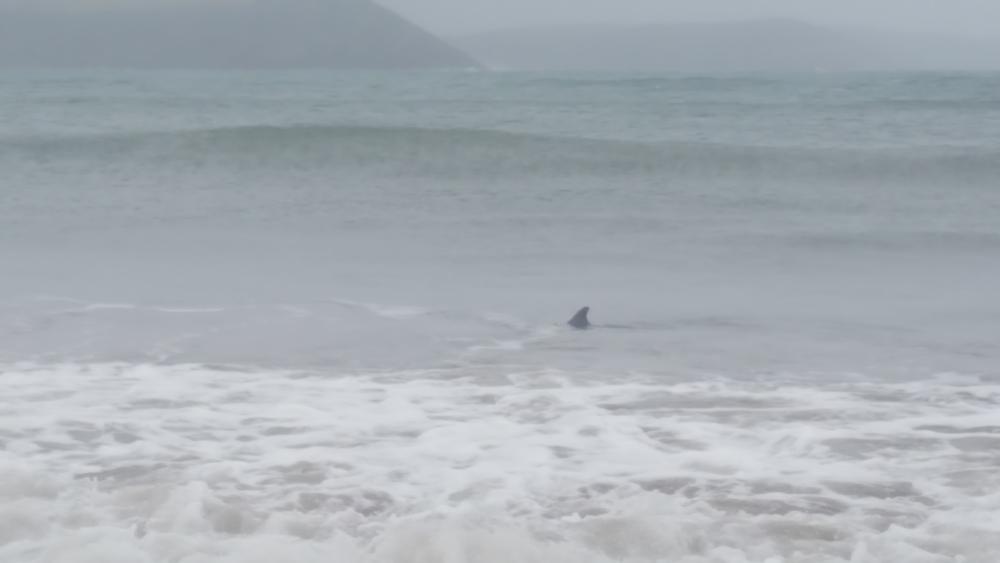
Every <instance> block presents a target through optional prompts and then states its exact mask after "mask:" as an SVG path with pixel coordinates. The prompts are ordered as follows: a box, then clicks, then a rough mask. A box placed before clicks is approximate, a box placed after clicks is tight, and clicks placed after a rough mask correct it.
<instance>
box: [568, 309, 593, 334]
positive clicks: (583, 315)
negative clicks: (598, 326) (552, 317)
mask: <svg viewBox="0 0 1000 563" xmlns="http://www.w3.org/2000/svg"><path fill="white" fill-rule="evenodd" d="M589 312H590V307H584V308H583V309H580V310H579V311H577V312H576V314H575V315H573V318H572V319H570V320H569V323H568V324H569V326H571V327H573V328H576V329H580V330H585V329H588V328H590V320H588V319H587V313H589Z"/></svg>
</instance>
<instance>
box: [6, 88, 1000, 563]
mask: <svg viewBox="0 0 1000 563" xmlns="http://www.w3.org/2000/svg"><path fill="white" fill-rule="evenodd" d="M997 92H1000V76H998V75H990V74H895V75H893V74H858V75H850V74H832V75H823V74H816V75H788V76H785V75H763V74H758V75H725V76H722V75H720V76H706V75H702V76H694V75H657V74H644V75H638V74H555V73H457V72H456V73H450V72H422V73H390V74H383V73H318V72H269V73H215V74H207V73H192V72H173V73H170V72H159V73H139V72H110V71H109V72H99V71H93V72H76V73H67V72H61V73H52V72H6V73H4V74H2V75H0V122H3V123H4V124H5V127H4V128H3V129H2V130H0V171H2V177H0V198H2V200H0V202H2V205H0V261H2V264H3V275H2V276H0V361H2V362H3V367H2V368H0V381H2V382H3V391H0V401H2V404H4V405H7V407H8V408H5V409H4V410H3V414H2V415H0V419H2V424H0V428H2V430H0V445H2V448H3V452H2V454H0V499H3V501H4V502H3V505H4V508H3V509H2V510H3V511H4V513H5V514H6V515H7V517H5V518H4V520H5V521H8V522H14V524H11V525H7V526H5V527H0V561H74V562H78V561H118V560H121V561H157V562H159V561H184V562H185V563H187V562H193V561H199V562H200V561H241V562H242V561H270V560H273V559H275V558H277V557H282V558H290V559H294V560H296V561H328V560H330V559H331V558H332V559H336V560H344V561H412V562H418V561H420V562H425V561H426V562H431V561H456V562H457V561H510V560H518V561H521V560H525V561H563V560H565V561H623V560H625V561H726V562H729V561H733V562H736V561H761V562H763V561H789V562H792V561H795V562H800V561H801V562H805V561H810V562H811V561H858V562H866V561H896V560H905V561H918V562H923V561H926V562H933V563H937V562H945V561H967V562H983V563H986V562H992V561H995V560H996V559H997V557H998V556H1000V542H998V541H997V539H996V538H997V537H1000V522H998V521H997V520H996V516H995V514H997V513H998V511H1000V497H998V496H997V493H996V492H995V491H996V490H997V485H998V483H997V477H996V475H998V474H1000V472H998V471H997V469H998V467H1000V442H998V439H997V435H998V430H997V429H998V428H1000V415H998V414H997V413H998V410H997V406H998V403H1000V384H998V375H1000V374H998V372H997V367H996V366H997V363H996V360H997V357H998V354H1000V341H998V340H997V334H998V329H1000V301H998V300H997V299H996V297H995V291H996V290H995V287H996V283H995V280H996V279H997V276H998V274H1000V260H998V258H1000V223H998V222H997V220H996V217H998V213H1000V191H998V189H997V180H998V179H1000V97H998V94H997ZM583 305H589V306H591V307H592V309H593V312H592V314H591V320H592V321H593V322H594V323H595V325H597V326H596V327H595V328H594V329H593V330H590V331H586V332H577V331H571V330H569V329H568V328H566V327H565V326H564V322H565V320H566V319H568V318H569V316H570V315H571V314H572V313H573V312H574V311H576V310H577V309H578V308H579V307H580V306H583ZM88 558H89V559H88ZM116 558H117V559H116ZM963 558H964V559H963Z"/></svg>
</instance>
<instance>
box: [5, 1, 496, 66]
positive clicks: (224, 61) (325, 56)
mask: <svg viewBox="0 0 1000 563" xmlns="http://www.w3.org/2000/svg"><path fill="white" fill-rule="evenodd" d="M476 65H477V63H476V62H475V61H474V60H473V59H471V58H470V57H468V56H467V55H465V54H464V53H462V52H461V51H459V50H457V49H455V48H454V47H452V46H450V45H448V44H446V43H444V42H443V41H441V40H439V39H437V38H435V37H434V36H432V35H430V34H429V33H427V32H425V31H423V30H422V29H420V28H418V27H416V26H415V25H413V24H411V23H409V22H407V21H406V20H404V19H402V18H401V17H399V16H397V15H396V14H394V13H393V12H390V11H389V10H386V9H385V8H382V7H380V6H378V5H377V4H375V3H373V2H371V1H369V0H281V1H279V0H243V1H229V2H207V1H206V2H200V3H174V4H169V3H162V4H145V5H143V3H141V2H135V3H130V4H127V5H126V6H124V7H123V6H118V7H115V8H110V7H108V8H104V9H98V8H94V9H88V10H73V11H69V10H62V11H59V10H55V9H49V10H41V9H23V8H22V9H19V10H13V9H9V8H8V9H7V10H6V11H5V10H4V9H3V8H2V7H0V66H21V67H31V66H43V67H44V66H103V67H121V66H125V67H194V68H198V67H209V68H259V67H327V68H428V67H439V68H440V67H472V66H476Z"/></svg>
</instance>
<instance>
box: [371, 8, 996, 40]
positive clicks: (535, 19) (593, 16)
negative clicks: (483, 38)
mask: <svg viewBox="0 0 1000 563" xmlns="http://www.w3.org/2000/svg"><path fill="white" fill-rule="evenodd" d="M378 1H379V2H380V3H381V4H383V5H385V6H387V7H390V8H392V9H394V10H396V11H397V12H399V13H401V14H403V15H405V16H407V17H408V18H410V19H411V20H413V21H415V22H417V23H419V24H421V25H423V26H424V27H426V28H428V29H430V30H432V31H435V32H438V33H443V34H456V33H463V32H471V31H482V30H488V29H496V28H508V27H523V26H529V25H546V26H547V25H561V24H580V23H599V22H614V23H642V22H645V23H651V22H672V21H673V22H676V21H692V20H720V19H746V18H772V17H787V18H796V19H804V20H807V21H812V22H816V23H830V24H846V25H861V26H867V27H877V28H885V29H892V30H900V31H934V32H943V33H949V34H961V35H977V36H992V37H1000V0H378Z"/></svg>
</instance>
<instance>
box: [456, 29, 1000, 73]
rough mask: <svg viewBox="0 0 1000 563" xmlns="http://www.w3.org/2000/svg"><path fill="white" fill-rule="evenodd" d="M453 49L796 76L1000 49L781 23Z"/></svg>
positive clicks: (532, 63) (976, 61)
mask: <svg viewBox="0 0 1000 563" xmlns="http://www.w3.org/2000/svg"><path fill="white" fill-rule="evenodd" d="M454 43H455V44H457V45H459V46H460V47H462V48H464V49H465V50H466V51H467V52H469V53H470V54H472V55H473V56H475V57H477V58H478V59H479V60H480V61H481V62H483V63H484V64H486V65H488V66H491V67H495V68H513V69H561V70H649V71H658V70H663V71H721V72H727V71H756V70H762V71H802V70H810V71H811V70H817V69H823V70H893V69H898V70H906V69H950V68H955V69H988V68H993V69H996V68H1000V44H985V43H981V42H976V41H972V40H960V39H954V38H948V37H936V36H921V35H914V34H891V33H876V32H871V31H862V30H852V29H848V30H840V29H828V28H824V27H819V26H814V25H810V24H806V23H802V22H796V21H788V20H765V21H749V22H728V23H694V24H662V25H646V26H631V27H623V26H593V27H574V28H555V29H553V28H550V29H527V30H511V31H497V32H491V33H483V34H478V35H472V36H465V37H458V38H455V39H454Z"/></svg>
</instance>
